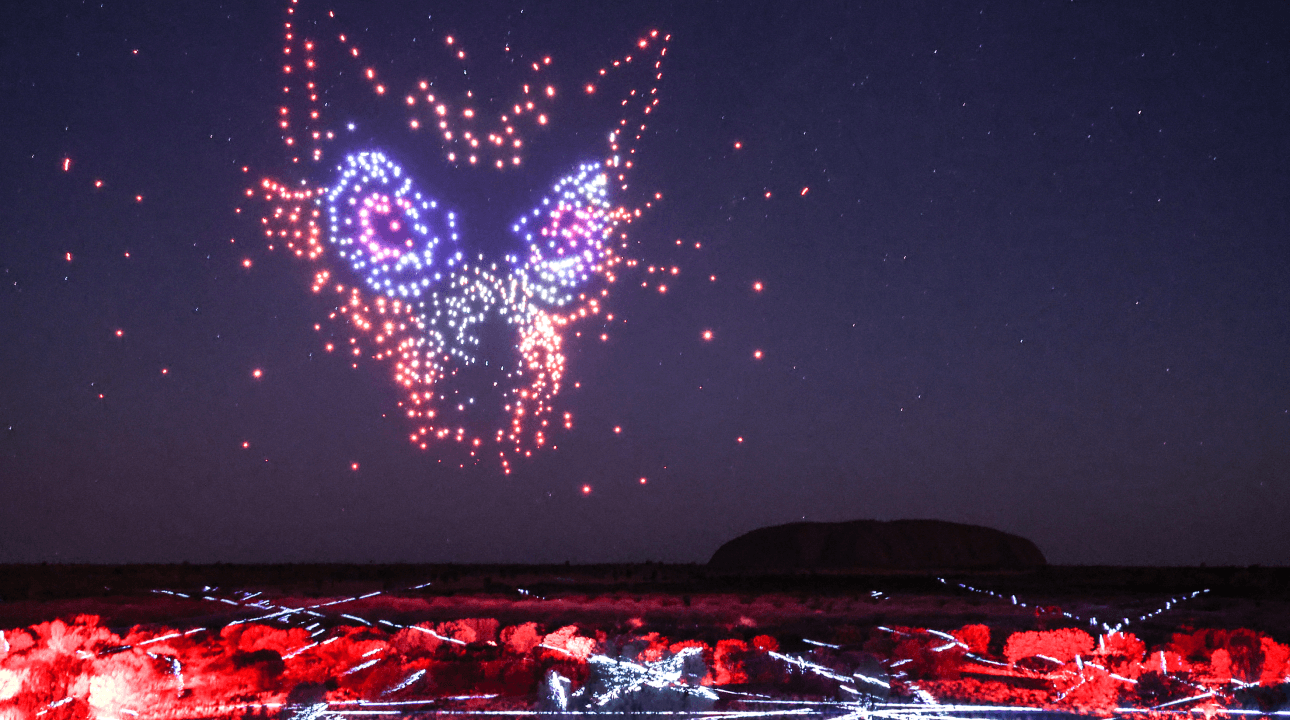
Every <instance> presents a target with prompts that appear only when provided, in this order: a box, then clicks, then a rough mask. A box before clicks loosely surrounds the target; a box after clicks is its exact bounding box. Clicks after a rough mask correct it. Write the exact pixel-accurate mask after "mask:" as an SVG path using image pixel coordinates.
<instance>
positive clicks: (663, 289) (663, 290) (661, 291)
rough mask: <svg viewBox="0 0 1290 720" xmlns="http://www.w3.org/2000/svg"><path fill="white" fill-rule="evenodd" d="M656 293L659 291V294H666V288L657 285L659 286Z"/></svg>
mask: <svg viewBox="0 0 1290 720" xmlns="http://www.w3.org/2000/svg"><path fill="white" fill-rule="evenodd" d="M658 291H659V292H660V293H665V292H667V286H666V285H659V286H658Z"/></svg>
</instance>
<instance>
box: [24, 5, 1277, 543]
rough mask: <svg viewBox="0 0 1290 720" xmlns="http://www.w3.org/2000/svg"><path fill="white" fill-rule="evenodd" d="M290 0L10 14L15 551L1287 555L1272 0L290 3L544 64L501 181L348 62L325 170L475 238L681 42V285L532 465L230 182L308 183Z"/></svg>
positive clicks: (641, 163) (424, 47) (612, 343)
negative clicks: (520, 147)
mask: <svg viewBox="0 0 1290 720" xmlns="http://www.w3.org/2000/svg"><path fill="white" fill-rule="evenodd" d="M286 7H287V4H286V3H264V2H250V1H246V2H225V3H221V4H217V3H190V4H186V7H179V8H174V7H171V4H155V5H154V6H153V7H145V6H140V5H138V4H137V3H124V2H106V3H73V2H50V3H29V4H27V5H26V6H24V7H21V8H14V9H12V10H11V12H10V16H9V19H8V20H7V21H6V23H5V24H4V27H3V28H0V66H3V67H4V68H5V71H4V73H2V74H0V130H2V132H0V158H3V167H4V169H5V171H4V172H3V173H0V218H2V219H3V232H4V234H3V240H2V241H0V373H2V374H3V377H4V381H3V382H0V488H2V489H3V499H2V500H0V562H39V561H51V562H72V561H89V562H180V561H190V562H216V561H222V562H269V561H273V562H277V561H333V562H372V561H376V562H496V561H502V562H563V561H566V560H569V561H573V562H635V561H644V560H657V561H669V562H703V561H706V560H707V558H708V557H709V556H710V555H711V553H712V552H713V551H714V550H715V549H716V548H717V547H718V546H719V545H720V544H721V543H722V542H724V541H726V540H728V539H730V538H732V537H734V536H736V535H738V534H741V533H743V532H746V531H748V530H751V529H753V528H756V527H760V526H763V525H769V524H778V523H784V522H790V521H798V520H802V519H807V520H820V521H833V520H849V519H857V518H876V519H898V518H939V519H945V520H952V521H959V522H968V523H975V524H982V525H988V526H992V527H996V528H999V529H1002V530H1005V531H1008V532H1013V533H1017V534H1020V535H1023V536H1025V537H1028V538H1030V539H1032V540H1034V541H1035V542H1036V543H1037V544H1038V545H1039V547H1040V548H1041V550H1043V552H1044V553H1045V554H1046V555H1047V557H1048V559H1049V561H1050V562H1055V563H1067V564H1138V565H1185V564H1200V563H1208V564H1210V565H1218V564H1227V565H1247V564H1255V563H1260V564H1264V565H1277V564H1280V565H1284V564H1287V563H1288V562H1290V550H1287V548H1290V529H1288V528H1290V523H1286V522H1285V518H1286V517H1287V514H1288V513H1290V374H1288V373H1287V367H1288V365H1287V360H1286V358H1287V357H1290V250H1288V249H1287V243H1286V229H1287V209H1288V208H1290V197H1288V195H1290V184H1288V183H1287V173H1288V171H1287V163H1286V158H1287V157H1290V133H1287V132H1286V130H1285V128H1286V127H1290V67H1288V64H1290V40H1287V37H1286V35H1285V33H1284V32H1283V29H1284V20H1285V9H1284V7H1283V6H1282V5H1281V4H1279V3H1238V4H1224V3H1200V2H1142V3H1130V4H1123V3H1092V2H1082V1H1080V2H1053V1H1048V2H1025V3H1022V2H1017V3H984V4H982V3H958V4H951V5H948V6H944V5H941V4H935V3H896V4H891V3H863V2H818V3H805V4H802V3H792V2H766V3H757V4H750V3H745V2H718V1H715V0H714V1H711V2H702V3H695V2H640V3H631V4H622V3H601V2H569V3H530V4H526V3H523V2H516V1H514V0H507V1H503V0H497V1H492V0H488V1H485V2H460V3H428V2H353V3H346V2H336V3H333V4H316V5H311V4H310V0H302V3H301V5H300V6H299V7H300V8H301V12H302V13H304V12H306V10H307V11H308V12H310V13H314V15H316V16H319V17H322V16H323V15H325V13H326V11H327V10H331V9H334V10H335V12H336V18H335V19H334V20H332V19H330V18H328V19H327V22H330V23H332V24H330V25H326V27H327V28H341V29H342V30H346V29H347V32H349V33H351V35H352V40H351V41H352V42H353V43H356V46H361V47H362V49H363V53H364V61H366V62H369V63H371V64H373V65H374V66H375V67H378V68H380V70H381V73H382V75H383V76H384V75H388V76H389V77H391V78H395V79H397V78H400V77H412V76H413V74H415V73H430V74H434V73H438V74H439V75H436V77H438V76H443V77H447V75H448V74H449V73H452V72H455V70H453V69H452V68H454V67H456V66H452V65H451V63H452V62H453V60H454V58H453V57H452V56H451V55H450V54H448V53H447V52H446V51H445V47H444V38H445V37H446V36H448V35H452V36H454V37H456V38H459V42H460V43H461V45H462V47H467V48H469V49H470V51H471V53H472V55H471V57H470V59H469V60H467V61H466V62H467V63H473V64H470V65H469V66H468V68H469V70H470V73H471V74H470V77H469V80H470V82H471V83H473V86H474V87H475V88H477V91H478V92H480V93H481V95H482V96H485V97H487V96H489V93H494V94H496V93H501V92H502V91H503V90H504V89H507V88H511V87H512V86H514V85H516V84H517V82H518V81H517V78H521V77H522V74H520V70H522V69H523V68H522V66H523V64H524V63H525V62H527V61H529V60H532V59H535V58H541V57H543V56H551V57H553V58H554V62H553V65H552V68H553V69H552V70H551V72H552V73H554V74H553V75H552V77H555V78H557V79H558V81H559V84H560V87H561V95H560V96H557V98H556V101H555V105H553V110H552V122H551V129H550V130H549V132H545V134H544V133H538V134H535V135H533V136H532V137H531V140H530V145H531V155H530V156H528V157H529V158H530V159H529V160H526V162H525V164H524V166H523V168H521V169H519V170H515V171H513V172H512V171H507V172H505V173H490V172H487V171H481V170H479V169H478V168H469V167H461V166H460V165H458V164H453V163H448V162H446V161H445V159H444V155H443V150H444V148H443V147H442V145H441V144H437V143H436V142H435V141H433V140H426V139H417V137H420V136H413V135H412V134H410V133H409V132H406V131H405V129H401V128H398V127H395V126H394V125H393V124H391V122H390V120H389V117H390V116H391V113H390V104H389V103H387V102H385V101H383V100H380V99H377V98H374V97H373V95H372V93H371V90H370V88H369V87H368V85H366V84H364V83H363V82H361V81H359V79H358V78H357V77H356V75H357V74H358V72H359V70H358V67H359V66H357V65H354V64H352V63H351V64H344V63H340V62H334V63H333V64H330V65H324V66H323V67H320V68H319V70H318V72H319V77H320V78H321V79H322V81H323V84H324V85H325V88H324V90H325V92H326V100H327V102H328V112H329V113H331V115H330V116H329V117H332V118H334V119H335V122H336V130H337V132H338V133H339V134H340V136H341V137H340V139H338V140H337V148H336V151H335V152H333V151H332V150H330V149H329V151H328V152H329V153H331V154H330V155H329V160H330V161H334V160H336V158H337V157H338V156H339V155H338V153H343V152H349V151H351V150H357V149H361V148H387V149H391V150H397V152H398V153H399V154H400V156H401V159H402V160H403V161H404V162H405V164H406V166H407V167H408V169H409V171H410V172H412V173H414V174H415V175H416V176H417V178H418V183H419V185H420V186H422V187H424V188H427V189H428V190H432V191H433V193H434V194H435V195H436V196H437V197H440V198H442V199H443V200H444V202H445V203H448V204H449V205H451V206H452V207H454V208H457V210H458V212H459V213H460V216H461V227H462V229H463V234H464V235H465V236H466V239H464V240H463V242H465V243H478V247H480V248H481V249H482V250H485V251H487V252H490V253H499V252H503V251H504V250H505V248H506V243H507V242H509V239H508V238H507V236H505V234H504V233H503V232H502V229H503V227H504V223H507V222H509V221H510V220H511V219H513V218H514V217H516V216H518V215H519V214H520V213H522V212H524V211H525V210H526V209H528V208H529V207H532V205H533V204H534V202H535V201H536V200H537V199H538V198H539V197H540V196H541V193H542V192H544V191H546V190H547V189H548V186H549V183H550V181H551V179H552V178H555V177H557V176H559V175H560V174H561V173H564V172H566V171H567V170H568V168H569V167H571V166H573V165H574V164H576V163H578V162H582V161H584V160H586V159H588V158H591V159H593V160H594V159H595V158H596V157H597V155H596V154H595V153H596V152H598V151H599V149H600V148H601V146H603V142H602V141H603V138H604V135H605V132H606V131H607V129H608V126H607V125H605V124H604V121H605V118H606V117H608V115H606V114H605V113H604V112H602V111H601V110H603V106H598V105H597V104H596V103H597V102H600V101H601V98H597V97H591V98H585V97H584V98H576V99H575V98H573V97H572V96H574V95H577V93H576V92H568V93H567V95H568V96H569V99H568V100H567V101H566V100H565V97H566V95H565V90H566V88H567V89H568V90H570V91H576V89H577V88H578V87H579V85H578V84H579V83H581V82H583V81H585V80H587V79H588V78H592V77H594V75H595V72H596V70H597V68H599V67H601V66H602V65H603V64H604V63H606V62H607V61H609V60H611V59H612V58H614V57H617V56H620V55H621V54H622V53H623V52H624V51H630V50H631V47H632V43H633V42H634V41H635V40H636V38H638V37H641V35H642V33H646V32H648V31H649V30H650V29H652V28H658V29H660V30H661V31H662V32H665V33H668V34H670V35H671V36H672V38H671V41H670V44H669V46H668V47H669V50H668V55H667V57H666V58H665V61H664V64H663V67H662V72H663V79H662V80H661V81H660V83H659V93H658V97H659V98H660V104H659V105H658V107H657V111H656V112H655V113H654V114H653V115H652V116H651V120H650V125H649V130H648V132H647V133H646V134H645V136H644V137H643V139H642V142H641V144H640V151H639V154H638V164H637V167H636V168H635V173H636V174H635V176H634V180H633V182H634V186H635V187H636V188H639V191H640V192H650V193H652V192H659V193H661V194H662V195H663V199H662V201H660V202H658V203H657V204H656V205H655V206H654V207H652V208H650V209H648V210H646V211H645V212H644V213H643V215H642V217H641V219H640V220H639V221H637V222H635V223H633V224H632V226H631V228H630V236H631V240H632V243H633V250H632V251H633V252H634V253H635V254H636V256H637V257H639V258H641V260H642V262H643V263H657V264H658V265H659V267H660V268H662V267H668V268H670V267H672V266H674V265H675V266H677V267H678V268H679V269H680V272H679V274H678V275H677V276H675V279H674V281H673V282H672V283H671V286H670V287H669V290H668V292H666V293H659V292H656V291H655V290H656V289H655V288H654V287H653V286H652V285H651V286H650V287H647V288H645V289H641V288H640V287H639V282H637V283H635V285H634V286H633V283H631V282H624V283H623V284H622V285H623V287H616V288H615V289H614V293H613V294H612V295H611V297H610V298H609V299H608V300H607V301H606V304H607V308H608V309H610V310H611V311H612V312H613V313H614V314H615V315H616V317H617V319H618V322H617V323H616V324H613V325H612V327H611V328H610V329H609V331H607V334H608V339H607V340H605V341H601V340H600V339H599V338H598V337H597V335H598V334H599V332H600V326H598V325H597V326H587V328H593V327H594V328H595V330H594V332H584V333H583V335H582V336H571V337H568V338H567V339H566V340H567V344H566V346H565V351H566V354H567V377H566V384H565V387H564V389H563V391H562V392H561V393H560V395H559V396H558V397H557V398H556V399H555V402H554V404H555V406H556V409H557V410H558V411H559V412H561V413H563V412H566V411H567V412H570V413H572V416H573V418H574V420H573V428H572V429H571V430H564V429H563V428H560V429H559V430H558V431H556V432H553V433H552V437H553V443H552V444H555V445H557V446H558V449H554V450H552V449H550V448H547V449H544V450H542V451H540V452H537V453H536V454H535V455H534V456H533V457H532V458H528V459H524V458H521V459H519V460H517V461H515V462H514V464H513V468H512V472H511V473H510V474H509V475H504V474H503V473H502V472H501V471H500V470H499V467H498V465H497V463H496V462H495V461H494V460H490V459H484V460H483V461H479V462H475V461H473V460H472V459H470V458H469V457H468V456H463V453H462V452H461V449H460V448H459V447H453V446H451V443H449V444H448V445H442V444H441V445H434V444H432V445H431V446H430V447H429V448H428V449H427V450H424V451H423V450H421V449H419V448H418V447H415V446H413V445H411V444H409V442H408V434H407V426H406V422H405V419H403V418H401V417H399V415H398V407H397V403H398V402H399V400H400V396H399V393H398V392H397V391H396V389H395V388H394V387H393V386H392V385H391V383H390V381H389V372H388V369H387V367H386V366H385V365H382V364H381V363H380V362H377V361H372V360H369V359H366V358H360V359H359V360H358V362H356V363H355V362H351V359H350V358H347V357H341V356H339V355H337V354H329V353H327V352H325V351H324V343H325V342H327V339H326V338H325V337H324V335H326V334H327V332H330V330H324V331H323V332H319V331H317V330H315V325H316V324H324V328H326V327H328V326H326V325H325V323H327V322H328V320H327V315H328V312H329V306H328V305H327V304H326V302H324V301H323V300H320V299H319V298H318V297H317V296H315V295H313V294H311V293H310V292H309V283H310V277H311V272H312V270H311V267H310V266H309V265H308V264H307V263H302V262H300V261H298V260H297V259H295V258H292V257H288V256H286V255H285V254H284V253H283V252H281V251H280V249H279V251H277V252H269V251H268V250H267V248H266V247H265V241H264V239H263V237H262V234H261V233H260V230H259V227H258V218H259V215H258V214H257V213H260V212H262V210H263V208H260V207H257V206H256V205H255V204H254V203H248V201H247V200H246V198H245V194H244V193H245V190H246V188H248V187H250V186H251V185H253V184H254V183H256V182H258V179H259V178H261V177H265V176H277V177H283V178H286V177H304V175H301V173H300V171H299V168H298V167H296V168H293V167H292V166H291V164H290V162H289V160H288V159H287V153H286V151H285V149H284V146H283V133H282V131H281V130H280V129H279V128H278V126H277V124H276V122H277V119H278V118H277V116H276V112H277V108H278V104H279V102H280V94H281V90H282V83H283V77H282V75H283V73H282V62H281V53H282V45H283V29H282V28H283V21H284V19H285V18H286V17H287V16H286V14H285V8H286ZM302 17H303V16H302ZM320 22H322V21H320ZM319 27H322V25H319ZM318 35H319V36H320V37H324V36H326V35H327V34H326V32H324V31H323V30H318ZM508 48H509V49H508ZM320 57H321V56H320ZM336 57H339V55H338V54H336ZM476 58H478V60H476ZM320 62H324V60H320ZM326 62H331V61H326ZM392 82H393V81H392ZM444 82H447V81H446V80H445V81H444ZM561 103H565V104H561ZM349 122H353V123H354V125H355V128H356V129H355V130H348V128H347V123H349ZM244 167H246V168H248V170H247V171H245V172H244V171H243V168H244ZM334 168H335V165H334V162H328V163H322V164H320V165H319V166H317V167H314V168H312V169H310V170H309V171H308V173H310V174H308V175H307V177H309V178H310V179H311V180H312V181H314V182H317V183H325V182H327V178H328V177H329V176H328V173H329V172H333V171H334ZM293 172H294V173H296V174H295V175H292V173H293ZM96 181H102V186H100V187H96V185H95V183H96ZM768 194H769V196H768ZM678 240H681V241H682V244H681V245H680V246H678V245H677V244H676V243H677V241H678ZM696 243H697V244H699V246H700V247H699V248H697V249H696V248H695V247H694V244H696ZM248 262H249V263H250V267H247V266H246V264H247V263H248ZM632 278H633V279H635V280H640V279H641V276H640V275H633V276H632ZM713 278H715V279H713ZM754 283H761V284H762V285H761V290H760V291H758V290H755V289H754ZM118 332H119V334H118ZM336 332H338V333H339V332H341V331H340V330H336ZM705 332H710V333H711V337H710V339H704V336H703V334H704V333H705ZM327 337H330V336H327ZM337 337H341V336H340V335H337ZM756 351H761V353H762V354H761V357H754V352H756ZM487 352H492V353H505V352H506V348H505V347H498V346H497V345H494V346H493V347H492V348H491V349H489V350H487ZM257 370H258V371H259V373H260V376H259V377H256V376H255V372H256V371H257ZM574 382H577V383H578V385H577V387H573V386H572V385H573V383H574ZM615 428H619V432H615V430H614V429H615ZM641 478H645V479H646V482H645V483H642V482H641Z"/></svg>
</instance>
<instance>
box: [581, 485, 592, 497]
mask: <svg viewBox="0 0 1290 720" xmlns="http://www.w3.org/2000/svg"><path fill="white" fill-rule="evenodd" d="M582 494H583V495H590V494H591V486H590V485H583V486H582Z"/></svg>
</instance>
